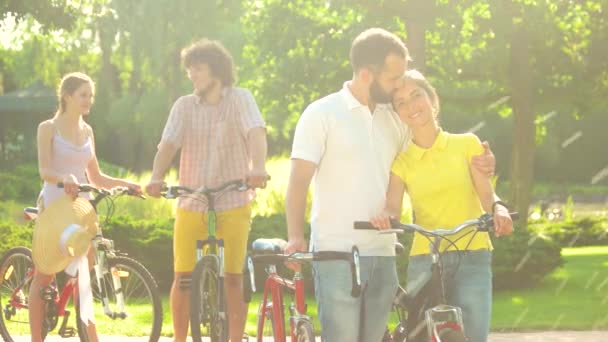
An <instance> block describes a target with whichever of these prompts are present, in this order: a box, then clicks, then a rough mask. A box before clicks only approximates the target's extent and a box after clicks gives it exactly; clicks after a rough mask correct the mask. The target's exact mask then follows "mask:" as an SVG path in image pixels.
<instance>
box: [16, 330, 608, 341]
mask: <svg viewBox="0 0 608 342" xmlns="http://www.w3.org/2000/svg"><path fill="white" fill-rule="evenodd" d="M272 340H273V339H272V338H271V337H268V338H265V339H264V341H265V342H270V341H272ZM317 340H318V341H320V339H317ZM78 341H79V340H78V338H77V337H73V338H60V337H56V336H52V337H49V338H47V339H46V340H45V342H78ZM105 341H111V342H146V341H147V339H146V338H144V337H116V336H106V337H105V338H103V337H102V338H101V342H105ZM203 341H208V340H203ZM250 341H253V338H251V339H250ZM607 341H608V331H550V332H524V333H492V334H490V339H489V340H488V342H607ZM15 342H29V337H28V336H24V337H23V338H18V339H15ZM159 342H172V339H171V338H168V337H162V338H161V339H160V341H159Z"/></svg>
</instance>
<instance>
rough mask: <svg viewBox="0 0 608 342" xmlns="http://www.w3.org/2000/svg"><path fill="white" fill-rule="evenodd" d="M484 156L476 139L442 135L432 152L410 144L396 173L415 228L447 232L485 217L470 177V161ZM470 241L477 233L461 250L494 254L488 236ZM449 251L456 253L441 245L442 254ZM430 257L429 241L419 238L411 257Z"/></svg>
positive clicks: (460, 242)
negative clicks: (445, 230) (411, 212)
mask: <svg viewBox="0 0 608 342" xmlns="http://www.w3.org/2000/svg"><path fill="white" fill-rule="evenodd" d="M481 153H483V147H482V146H481V142H480V141H479V139H478V138H477V137H476V136H475V135H474V134H450V133H446V132H443V131H440V132H439V135H438V136H437V140H435V143H434V144H433V146H431V148H429V149H423V148H421V147H419V146H417V145H415V144H414V143H413V142H412V143H410V145H409V146H408V148H407V150H406V151H405V152H402V153H401V154H400V155H399V156H398V157H397V159H396V160H395V162H394V163H393V167H392V172H393V173H394V174H395V175H397V176H399V178H401V180H403V182H404V183H405V186H406V190H407V192H408V194H409V195H410V198H411V201H412V209H413V211H414V215H415V217H416V224H418V225H420V226H422V227H424V228H425V229H429V230H433V229H440V228H443V229H449V228H453V227H455V226H457V225H459V224H461V223H463V222H464V221H466V220H470V219H475V218H478V217H479V216H481V215H482V214H483V213H484V211H483V208H482V206H481V202H480V200H479V196H478V195H477V192H476V191H475V187H474V185H473V180H472V178H471V173H470V171H469V168H470V162H471V157H473V156H474V155H478V154H481ZM472 229H473V228H470V230H472ZM467 233H469V229H465V230H464V231H462V232H460V233H459V234H457V235H454V236H452V237H451V238H450V240H452V241H455V240H456V239H458V238H459V237H460V236H462V235H465V234H467ZM472 236H473V233H469V234H468V235H467V236H466V237H463V238H462V239H460V240H458V241H457V242H456V246H457V247H458V250H465V249H466V250H478V249H489V250H491V249H492V242H491V240H490V237H489V235H488V233H486V232H477V233H476V234H475V236H474V238H473V240H472V241H471V237H472ZM469 241H470V244H469ZM467 245H468V247H467ZM446 248H447V250H456V248H454V246H451V245H450V244H449V243H447V242H446V241H442V243H441V249H440V250H441V251H444V250H446ZM428 253H429V240H428V239H427V238H425V237H424V236H422V235H420V234H418V233H416V234H415V236H414V242H413V244H412V249H411V251H410V255H418V254H428Z"/></svg>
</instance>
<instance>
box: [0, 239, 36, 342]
mask: <svg viewBox="0 0 608 342" xmlns="http://www.w3.org/2000/svg"><path fill="white" fill-rule="evenodd" d="M33 270H34V263H33V261H32V251H30V249H29V248H25V247H15V248H11V249H9V250H8V251H7V252H6V253H4V255H3V256H2V259H0V306H1V307H2V314H1V315H0V316H1V317H0V335H2V338H3V339H4V341H6V342H12V341H13V338H16V337H18V336H27V335H30V319H29V310H28V303H29V298H28V297H29V294H30V283H31V278H30V277H31V276H32V272H33ZM46 334H47V329H46V328H43V333H42V335H43V339H44V337H46Z"/></svg>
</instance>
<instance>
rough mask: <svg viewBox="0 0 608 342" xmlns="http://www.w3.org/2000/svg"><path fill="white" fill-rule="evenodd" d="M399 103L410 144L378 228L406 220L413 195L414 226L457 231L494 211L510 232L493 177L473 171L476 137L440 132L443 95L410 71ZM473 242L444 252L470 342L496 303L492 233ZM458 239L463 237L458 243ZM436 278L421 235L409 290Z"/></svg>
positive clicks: (484, 332) (450, 296) (498, 224)
mask: <svg viewBox="0 0 608 342" xmlns="http://www.w3.org/2000/svg"><path fill="white" fill-rule="evenodd" d="M393 106H394V109H395V111H396V112H397V113H398V114H399V117H400V118H401V120H402V121H403V122H404V123H405V124H406V125H407V126H408V127H409V128H410V129H411V132H412V142H411V143H410V144H409V146H408V148H407V150H406V151H405V152H402V153H401V154H400V155H399V156H398V157H397V159H396V160H395V162H394V163H393V167H392V169H391V177H390V182H389V190H388V194H387V203H386V208H385V210H384V212H383V213H381V214H380V215H379V216H377V217H376V218H374V219H373V220H372V223H373V224H374V225H375V226H376V227H378V228H381V229H382V228H388V227H389V226H390V224H389V220H388V218H389V217H399V216H400V212H401V203H402V200H403V194H404V191H407V192H408V194H409V196H410V198H411V201H412V208H413V211H414V214H415V217H416V224H418V225H420V226H422V227H424V228H426V229H438V228H451V227H454V226H456V225H458V224H460V223H462V222H464V221H465V220H469V219H475V218H477V217H479V216H480V215H482V214H483V213H484V212H488V213H493V214H494V219H495V232H496V236H501V235H507V234H510V233H512V232H513V222H512V221H511V218H510V216H509V212H508V209H507V208H506V207H504V206H503V205H502V204H501V203H497V201H498V200H499V199H498V197H497V196H496V194H495V193H494V190H493V188H492V185H491V182H490V179H489V177H488V176H487V175H486V174H483V173H481V172H480V171H478V170H477V169H476V168H473V167H471V158H472V157H473V156H474V155H478V154H481V153H482V152H483V147H482V145H481V142H480V141H479V139H478V138H477V137H476V136H475V135H473V134H450V133H447V132H445V131H443V130H442V129H441V128H440V127H439V124H438V122H437V114H438V113H439V98H438V96H437V93H436V92H435V89H434V88H433V87H432V86H431V84H430V83H429V82H428V81H427V80H426V78H425V77H424V76H423V75H422V74H421V73H420V72H418V71H416V70H410V71H408V72H406V74H405V76H404V83H403V85H402V87H400V88H399V89H398V90H397V91H396V92H395V93H394V95H393ZM466 233H467V231H466V230H465V231H464V232H462V234H466ZM470 237H471V234H470V235H469V236H467V237H465V238H462V239H459V240H458V241H457V242H456V243H455V245H456V246H453V245H448V244H447V243H446V244H442V246H441V251H444V250H445V251H446V253H444V254H442V257H441V260H442V265H443V271H444V275H446V277H445V279H444V280H445V283H444V286H445V289H446V297H447V301H448V304H451V305H455V306H459V307H460V308H461V309H462V312H463V321H464V325H465V332H466V333H467V335H468V336H469V338H470V339H471V341H473V342H485V341H486V340H487V338H488V333H489V328H490V315H491V305H492V271H491V251H492V243H491V241H490V237H489V235H488V233H480V232H478V233H476V234H475V235H474V236H473V237H472V238H470ZM456 239H458V236H454V237H453V239H452V240H456ZM457 250H458V251H464V252H457ZM430 276H431V257H430V254H429V242H428V240H427V239H426V238H424V237H422V236H420V235H418V234H416V235H415V236H414V242H413V245H412V249H411V251H410V260H409V266H408V272H407V280H408V284H407V288H408V291H410V293H411V294H416V293H417V292H418V291H420V290H421V288H420V287H421V286H422V285H424V284H425V283H426V282H427V280H428V279H430Z"/></svg>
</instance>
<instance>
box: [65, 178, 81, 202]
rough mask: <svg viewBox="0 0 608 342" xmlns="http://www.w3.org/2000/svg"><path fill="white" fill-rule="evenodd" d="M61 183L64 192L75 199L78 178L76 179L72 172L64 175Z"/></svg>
mask: <svg viewBox="0 0 608 342" xmlns="http://www.w3.org/2000/svg"><path fill="white" fill-rule="evenodd" d="M62 184H63V191H65V193H66V194H68V195H69V196H70V197H72V199H73V200H75V199H76V197H78V186H80V184H79V183H78V180H77V179H76V176H74V175H72V174H69V175H67V176H65V177H64V178H63V182H62Z"/></svg>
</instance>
